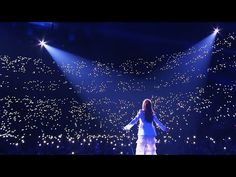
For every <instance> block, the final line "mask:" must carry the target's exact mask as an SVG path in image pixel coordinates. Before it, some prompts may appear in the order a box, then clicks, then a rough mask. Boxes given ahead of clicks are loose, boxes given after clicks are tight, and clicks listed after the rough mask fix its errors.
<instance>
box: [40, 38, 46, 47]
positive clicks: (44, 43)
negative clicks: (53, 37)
mask: <svg viewBox="0 0 236 177" xmlns="http://www.w3.org/2000/svg"><path fill="white" fill-rule="evenodd" d="M39 45H40V46H41V48H42V47H45V45H46V42H45V41H44V39H43V40H41V41H39Z"/></svg>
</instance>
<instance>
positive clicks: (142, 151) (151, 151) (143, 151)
mask: <svg viewBox="0 0 236 177" xmlns="http://www.w3.org/2000/svg"><path fill="white" fill-rule="evenodd" d="M138 121H139V129H138V140H137V142H136V143H137V146H136V155H156V138H155V136H157V133H156V130H155V127H154V125H153V122H155V123H156V124H157V125H158V126H159V127H160V128H161V130H163V131H166V127H165V126H164V125H163V124H162V123H161V122H160V121H159V120H158V118H157V116H156V115H155V114H154V115H153V121H152V122H147V121H146V120H145V117H144V111H142V110H139V112H138V114H137V115H136V116H135V118H134V119H133V120H132V121H131V122H130V123H129V124H128V125H126V126H125V127H124V129H125V130H130V129H131V128H132V127H133V126H134V125H135V124H136V123H137V122H138Z"/></svg>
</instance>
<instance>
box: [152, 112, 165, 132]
mask: <svg viewBox="0 0 236 177" xmlns="http://www.w3.org/2000/svg"><path fill="white" fill-rule="evenodd" d="M153 120H154V122H155V123H156V124H157V125H158V127H160V129H161V130H162V131H167V128H166V126H165V125H163V124H162V123H161V122H160V121H159V120H158V118H157V116H156V115H154V118H153Z"/></svg>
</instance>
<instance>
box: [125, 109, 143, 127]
mask: <svg viewBox="0 0 236 177" xmlns="http://www.w3.org/2000/svg"><path fill="white" fill-rule="evenodd" d="M140 113H141V110H140V111H139V112H138V114H137V115H136V116H135V118H134V119H133V120H132V121H131V122H130V123H129V124H128V125H126V126H125V127H124V130H130V129H131V128H132V127H133V126H134V125H135V124H136V123H137V122H138V120H139V118H140V117H139V115H140Z"/></svg>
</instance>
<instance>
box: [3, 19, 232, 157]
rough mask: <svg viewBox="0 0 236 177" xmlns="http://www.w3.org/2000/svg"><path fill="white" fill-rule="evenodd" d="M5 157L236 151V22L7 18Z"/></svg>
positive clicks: (4, 82)
mask: <svg viewBox="0 0 236 177" xmlns="http://www.w3.org/2000/svg"><path fill="white" fill-rule="evenodd" d="M0 39H1V45H0V108H1V109H0V116H1V117H0V154H3V155H5V154H7V155H135V148H136V141H137V133H138V126H139V124H135V125H134V126H133V128H132V129H130V130H129V131H126V130H124V127H125V126H126V125H127V124H128V123H129V122H130V121H131V120H132V119H134V117H135V116H136V114H137V112H138V111H139V110H140V109H141V108H142V101H143V100H144V99H146V98H148V99H150V100H151V101H152V104H153V109H154V111H155V112H156V115H157V116H158V118H159V120H160V121H161V122H162V123H163V124H164V125H165V126H166V127H167V128H168V131H167V132H165V131H161V130H160V127H158V126H157V125H156V124H154V126H155V129H156V131H157V136H156V140H157V142H156V153H157V155H230V154H236V137H235V135H236V107H235V103H236V73H235V71H236V41H235V39H236V23H232V22H227V23H226V22H219V23H216V22H202V23H201V22H194V23H190V22H175V23H174V22H168V23H167V22H145V23H144V22H143V23H141V22H4V23H3V22H1V23H0Z"/></svg>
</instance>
